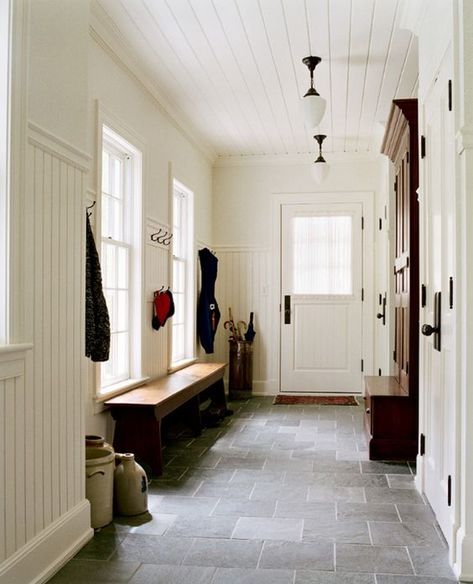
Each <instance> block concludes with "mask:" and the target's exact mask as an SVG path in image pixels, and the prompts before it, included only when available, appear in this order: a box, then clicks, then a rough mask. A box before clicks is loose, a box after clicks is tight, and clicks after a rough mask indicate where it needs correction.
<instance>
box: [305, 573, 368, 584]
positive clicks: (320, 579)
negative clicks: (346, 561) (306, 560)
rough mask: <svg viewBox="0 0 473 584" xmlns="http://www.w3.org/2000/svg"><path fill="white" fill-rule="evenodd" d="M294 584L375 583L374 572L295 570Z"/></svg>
mask: <svg viewBox="0 0 473 584" xmlns="http://www.w3.org/2000/svg"><path fill="white" fill-rule="evenodd" d="M295 584H375V580H374V574H353V573H351V574H348V573H346V574H341V573H334V572H317V571H314V570H311V571H304V570H297V571H296V581H295Z"/></svg>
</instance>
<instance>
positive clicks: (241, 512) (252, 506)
mask: <svg viewBox="0 0 473 584" xmlns="http://www.w3.org/2000/svg"><path fill="white" fill-rule="evenodd" d="M275 509H276V501H249V500H246V499H221V500H220V501H219V503H218V505H217V506H216V507H215V509H214V512H213V515H234V516H238V517H272V516H273V514H274V511H275Z"/></svg>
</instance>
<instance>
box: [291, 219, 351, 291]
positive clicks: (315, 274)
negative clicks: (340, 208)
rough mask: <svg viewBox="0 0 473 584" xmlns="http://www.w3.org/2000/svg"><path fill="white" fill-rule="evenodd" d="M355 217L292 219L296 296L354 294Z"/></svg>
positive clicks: (294, 289)
mask: <svg viewBox="0 0 473 584" xmlns="http://www.w3.org/2000/svg"><path fill="white" fill-rule="evenodd" d="M352 221H353V220H352V217H351V216H341V215H328V216H310V217H294V218H293V219H292V253H293V259H294V262H293V266H294V273H293V293H294V294H341V295H343V294H352V293H353V275H352Z"/></svg>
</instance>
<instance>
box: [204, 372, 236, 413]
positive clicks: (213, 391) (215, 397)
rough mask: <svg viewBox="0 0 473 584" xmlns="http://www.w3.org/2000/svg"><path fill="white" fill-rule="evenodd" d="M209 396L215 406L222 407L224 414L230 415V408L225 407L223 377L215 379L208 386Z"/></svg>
mask: <svg viewBox="0 0 473 584" xmlns="http://www.w3.org/2000/svg"><path fill="white" fill-rule="evenodd" d="M210 396H211V398H212V401H213V402H214V404H215V405H216V406H218V407H219V408H221V409H222V411H223V412H224V415H225V416H231V415H232V414H233V411H232V410H229V409H228V407H227V397H226V395H225V384H224V383H223V379H219V380H218V381H216V382H215V383H214V384H213V385H212V386H211V388H210Z"/></svg>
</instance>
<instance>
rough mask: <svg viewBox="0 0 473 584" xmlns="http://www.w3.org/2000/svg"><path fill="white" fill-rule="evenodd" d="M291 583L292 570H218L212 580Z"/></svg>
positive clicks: (246, 583) (236, 583)
mask: <svg viewBox="0 0 473 584" xmlns="http://www.w3.org/2000/svg"><path fill="white" fill-rule="evenodd" d="M293 582H294V571H293V570H260V569H258V570H251V569H248V568H246V569H245V568H243V569H242V568H218V569H217V572H216V573H215V576H214V579H213V580H212V584H293ZM188 584H191V583H190V582H189V583H188ZM192 584H193V583H192Z"/></svg>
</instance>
